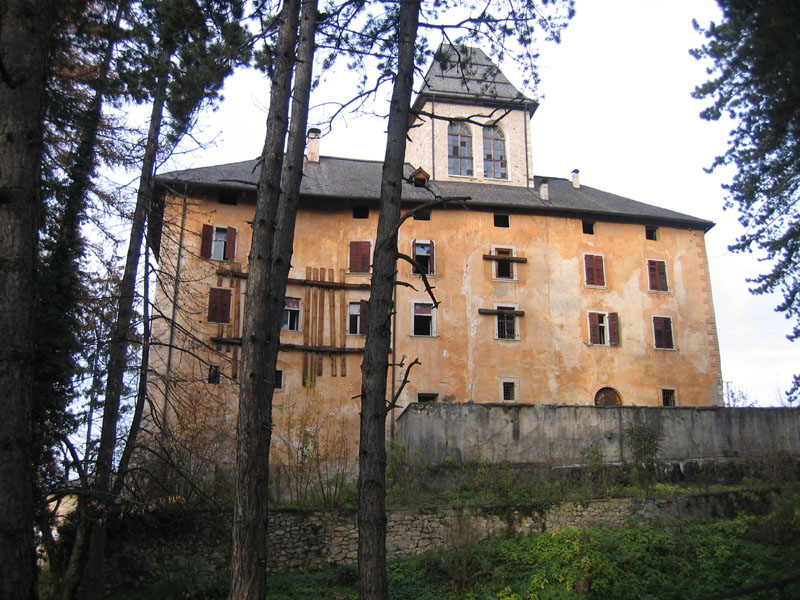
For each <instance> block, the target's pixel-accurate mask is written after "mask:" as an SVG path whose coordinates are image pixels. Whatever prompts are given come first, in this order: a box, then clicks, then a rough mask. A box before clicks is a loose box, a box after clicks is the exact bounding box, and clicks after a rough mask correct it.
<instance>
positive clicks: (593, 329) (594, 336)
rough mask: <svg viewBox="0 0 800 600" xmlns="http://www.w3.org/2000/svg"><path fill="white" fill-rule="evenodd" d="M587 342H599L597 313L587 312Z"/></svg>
mask: <svg viewBox="0 0 800 600" xmlns="http://www.w3.org/2000/svg"><path fill="white" fill-rule="evenodd" d="M589 343H590V344H599V343H600V320H599V319H598V318H597V313H593V312H590V313H589Z"/></svg>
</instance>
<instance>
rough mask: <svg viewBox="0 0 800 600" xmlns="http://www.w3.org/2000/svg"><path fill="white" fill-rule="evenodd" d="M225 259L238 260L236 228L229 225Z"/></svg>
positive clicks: (226, 235)
mask: <svg viewBox="0 0 800 600" xmlns="http://www.w3.org/2000/svg"><path fill="white" fill-rule="evenodd" d="M224 258H225V260H236V229H235V228H234V227H228V231H227V233H226V234H225V256H224Z"/></svg>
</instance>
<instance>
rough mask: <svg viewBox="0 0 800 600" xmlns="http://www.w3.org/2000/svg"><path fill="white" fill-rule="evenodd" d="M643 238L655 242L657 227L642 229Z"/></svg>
mask: <svg viewBox="0 0 800 600" xmlns="http://www.w3.org/2000/svg"><path fill="white" fill-rule="evenodd" d="M644 237H645V239H647V240H651V241H653V242H655V241H656V240H658V227H650V226H647V227H645V228H644Z"/></svg>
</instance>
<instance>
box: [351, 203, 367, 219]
mask: <svg viewBox="0 0 800 600" xmlns="http://www.w3.org/2000/svg"><path fill="white" fill-rule="evenodd" d="M353 218H354V219H369V206H354V207H353Z"/></svg>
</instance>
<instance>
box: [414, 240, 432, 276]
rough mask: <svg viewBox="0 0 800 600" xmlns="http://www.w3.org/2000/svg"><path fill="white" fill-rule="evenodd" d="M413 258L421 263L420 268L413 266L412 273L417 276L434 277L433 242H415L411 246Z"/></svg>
mask: <svg viewBox="0 0 800 600" xmlns="http://www.w3.org/2000/svg"><path fill="white" fill-rule="evenodd" d="M411 258H413V259H414V260H415V261H417V262H418V263H419V266H417V265H413V266H412V267H411V272H412V273H416V274H417V275H419V274H421V273H424V274H425V275H433V273H435V270H434V262H433V242H431V241H427V240H422V241H420V240H414V241H413V243H412V245H411Z"/></svg>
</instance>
